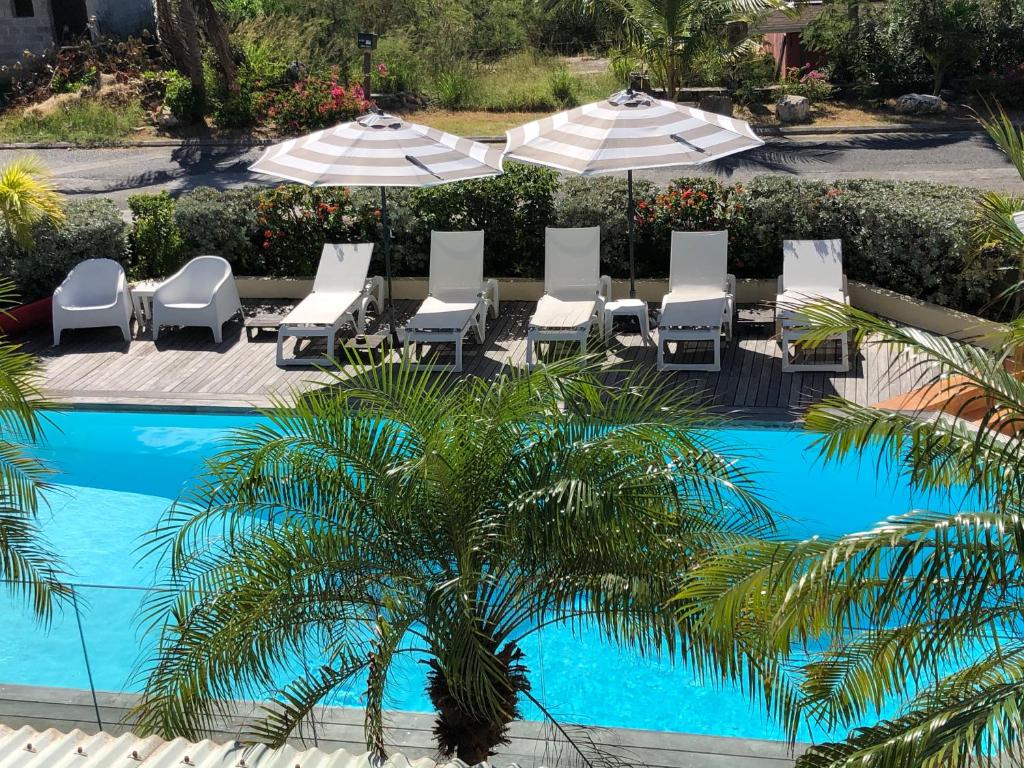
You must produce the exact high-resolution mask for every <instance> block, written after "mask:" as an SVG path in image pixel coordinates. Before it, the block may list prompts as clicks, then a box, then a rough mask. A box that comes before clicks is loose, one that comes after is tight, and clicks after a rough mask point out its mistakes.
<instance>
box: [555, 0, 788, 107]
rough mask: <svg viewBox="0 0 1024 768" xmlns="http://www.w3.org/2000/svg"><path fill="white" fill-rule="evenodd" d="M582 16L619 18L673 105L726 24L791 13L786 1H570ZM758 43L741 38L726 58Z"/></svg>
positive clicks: (722, 38) (719, 39)
mask: <svg viewBox="0 0 1024 768" xmlns="http://www.w3.org/2000/svg"><path fill="white" fill-rule="evenodd" d="M566 1H567V2H569V3H572V4H574V5H575V7H577V8H579V9H580V10H581V11H582V12H584V13H588V14H597V13H600V14H605V15H610V16H613V17H614V18H616V19H618V20H619V21H620V23H621V25H622V29H623V33H624V35H625V39H626V40H627V42H628V43H629V45H630V46H631V47H632V48H633V50H634V51H635V52H636V53H637V55H638V56H639V57H640V59H641V61H642V62H643V63H644V64H646V65H647V66H648V67H649V68H650V70H651V72H652V74H653V75H654V78H653V79H654V80H655V82H657V83H659V84H660V85H661V87H662V88H663V89H664V91H665V98H666V99H668V100H670V101H674V100H675V97H676V94H677V93H678V91H679V88H680V86H682V85H683V81H684V79H685V78H686V77H687V76H689V75H692V69H693V64H694V60H695V58H696V57H697V55H698V54H699V53H700V52H702V51H703V50H705V49H706V48H707V47H708V46H709V45H710V44H711V43H712V42H714V44H716V45H720V44H722V43H723V42H724V41H725V40H726V25H727V24H729V23H735V22H750V21H752V20H753V19H754V18H755V17H757V16H758V15H760V14H763V13H765V12H767V11H770V10H781V11H785V12H786V13H791V12H792V6H791V5H790V4H788V3H786V2H783V1H782V0H710V2H706V1H704V0H566ZM753 46H754V43H753V42H752V41H751V40H750V39H749V38H739V39H737V40H736V41H735V42H734V44H731V45H729V46H727V49H728V50H727V53H726V55H733V56H738V55H742V54H744V53H749V52H751V49H752V47H753Z"/></svg>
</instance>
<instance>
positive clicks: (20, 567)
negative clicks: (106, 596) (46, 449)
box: [0, 279, 71, 622]
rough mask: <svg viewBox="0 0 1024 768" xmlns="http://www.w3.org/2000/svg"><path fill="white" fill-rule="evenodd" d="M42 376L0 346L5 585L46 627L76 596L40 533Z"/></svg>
mask: <svg viewBox="0 0 1024 768" xmlns="http://www.w3.org/2000/svg"><path fill="white" fill-rule="evenodd" d="M13 303H14V288H13V286H12V284H11V282H10V281H9V280H6V279H4V280H0V307H7V306H10V305H11V304H13ZM38 376H39V363H38V360H37V359H36V358H35V357H33V356H32V355H30V354H28V353H26V352H23V351H22V350H21V349H20V348H19V347H18V346H16V345H14V344H11V343H9V342H7V341H0V580H2V581H3V582H4V585H5V588H6V589H7V590H8V591H10V592H11V593H12V594H16V595H22V596H24V597H25V598H26V599H27V600H28V602H29V603H30V604H31V606H32V610H33V612H34V613H35V615H36V616H37V617H38V618H39V619H40V620H42V621H44V622H47V621H49V619H50V617H51V616H52V614H53V610H54V607H55V606H56V605H59V604H60V603H61V602H63V601H64V600H65V599H67V598H68V597H70V596H71V592H70V588H69V587H68V586H67V585H65V584H64V583H63V582H62V581H61V578H62V576H63V567H62V565H61V561H60V559H59V558H58V557H57V555H56V554H54V553H53V552H52V551H51V550H50V549H49V548H48V546H47V544H46V541H45V539H44V537H43V534H42V531H41V530H40V528H39V520H38V515H39V510H40V508H41V507H42V505H43V499H42V493H43V491H44V490H45V489H46V487H47V478H48V477H49V475H50V472H49V470H48V468H47V467H46V466H44V465H43V464H42V463H41V462H40V461H39V460H38V459H37V458H36V457H35V456H34V455H33V453H32V450H31V449H32V444H33V443H34V442H35V441H36V440H38V438H39V437H40V434H41V430H42V420H41V417H40V414H39V411H38V410H37V409H38V408H39V407H40V406H43V405H45V402H44V401H43V398H42V397H41V395H40V393H39V390H38V388H37V386H36V384H37V380H38Z"/></svg>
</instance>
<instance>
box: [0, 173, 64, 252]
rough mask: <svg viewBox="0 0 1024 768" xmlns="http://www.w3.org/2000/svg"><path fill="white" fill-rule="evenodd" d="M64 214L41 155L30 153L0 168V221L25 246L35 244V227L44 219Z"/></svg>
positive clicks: (19, 244)
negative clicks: (37, 157) (33, 234)
mask: <svg viewBox="0 0 1024 768" xmlns="http://www.w3.org/2000/svg"><path fill="white" fill-rule="evenodd" d="M63 218H64V210H63V208H62V205H61V195H60V193H59V192H57V190H56V188H55V187H54V186H53V183H52V182H51V181H50V177H49V174H48V173H47V171H46V168H44V167H43V164H42V163H41V162H39V160H38V159H36V158H35V157H33V156H31V155H29V156H28V157H22V158H19V159H17V160H14V161H12V162H10V163H8V164H7V165H6V166H4V168H3V170H2V171H0V225H2V226H3V230H4V231H6V232H7V233H8V234H10V236H11V237H12V238H13V239H14V241H15V242H16V243H17V244H18V246H19V247H21V248H22V249H24V250H28V249H29V248H31V247H32V242H33V237H32V230H33V228H34V227H35V226H36V224H38V223H39V222H42V221H50V222H53V223H58V222H60V221H61V220H62V219H63Z"/></svg>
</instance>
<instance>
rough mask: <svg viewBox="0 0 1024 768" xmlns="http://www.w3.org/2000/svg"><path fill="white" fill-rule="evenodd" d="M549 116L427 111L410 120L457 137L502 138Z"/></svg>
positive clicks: (539, 114)
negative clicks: (518, 127) (507, 133)
mask: <svg viewBox="0 0 1024 768" xmlns="http://www.w3.org/2000/svg"><path fill="white" fill-rule="evenodd" d="M548 114H550V112H483V111H480V110H457V111H453V110H447V109H426V110H422V111H419V112H415V113H413V114H410V115H409V120H411V121H413V122H416V123H421V124H422V125H429V126H431V127H432V128H437V129H438V130H441V131H447V132H448V133H454V134H456V135H457V136H502V135H504V133H505V131H507V130H508V129H509V128H513V127H515V126H517V125H522V124H523V123H528V122H530V121H531V120H537V119H538V118H541V117H546V116H547V115H548Z"/></svg>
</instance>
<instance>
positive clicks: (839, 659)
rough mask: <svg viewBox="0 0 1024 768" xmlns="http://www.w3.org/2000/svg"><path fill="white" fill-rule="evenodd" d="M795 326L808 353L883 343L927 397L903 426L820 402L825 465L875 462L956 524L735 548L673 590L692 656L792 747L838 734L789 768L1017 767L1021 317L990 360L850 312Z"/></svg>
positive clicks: (928, 521) (985, 353)
mask: <svg viewBox="0 0 1024 768" xmlns="http://www.w3.org/2000/svg"><path fill="white" fill-rule="evenodd" d="M806 313H807V316H808V318H809V320H810V321H811V323H812V324H813V326H814V331H813V333H812V334H811V336H810V337H809V338H808V341H809V342H810V343H818V342H820V341H822V340H823V339H825V338H828V337H830V336H833V335H835V334H837V333H844V332H851V333H853V334H855V336H856V338H857V340H858V341H860V342H861V343H874V344H886V345H890V346H892V347H894V348H895V349H896V350H899V351H900V352H903V353H905V354H904V355H903V357H902V359H904V360H905V361H907V362H906V363H905V365H906V366H909V367H910V370H911V371H916V372H917V376H918V378H919V383H920V384H921V385H922V386H927V387H929V389H927V390H922V391H921V393H920V396H919V397H918V399H917V402H918V406H917V407H916V409H911V411H910V412H899V411H895V410H884V409H882V408H878V407H871V406H865V405H857V404H854V403H852V402H849V401H846V400H843V399H841V398H838V397H829V398H826V399H825V400H824V401H823V402H821V403H820V404H819V405H817V406H815V407H813V408H812V409H811V410H810V411H809V413H808V415H807V427H808V429H811V430H813V431H815V432H818V433H819V434H820V438H819V440H818V442H817V446H818V449H819V451H820V454H821V456H822V457H823V459H824V460H834V459H837V458H839V457H841V456H844V455H847V454H851V453H856V452H863V451H867V450H873V451H878V452H879V454H878V455H879V456H880V458H879V459H878V465H879V467H880V469H879V471H882V472H885V471H887V472H889V473H899V474H902V475H904V476H905V477H906V479H907V480H908V481H909V483H910V485H911V486H912V488H913V489H914V490H915V491H928V492H932V493H933V494H934V495H933V496H932V497H931V498H936V499H940V500H941V499H945V500H947V502H948V503H949V507H947V508H953V509H956V508H959V509H961V510H962V511H958V512H952V513H947V512H940V511H928V510H913V511H908V512H907V513H906V514H903V515H900V516H897V517H893V518H890V519H888V520H885V521H882V522H880V523H879V524H878V525H877V527H875V528H874V529H873V530H870V531H866V532H861V533H854V534H851V535H848V536H844V537H842V538H839V539H837V540H827V539H821V538H812V539H809V540H805V541H786V540H756V539H750V540H746V541H743V540H740V539H737V540H735V541H734V542H731V543H729V544H728V545H727V546H726V547H724V548H723V549H722V550H721V551H720V552H719V553H718V554H717V555H716V556H715V557H713V558H711V559H709V560H708V561H706V562H705V563H704V564H702V566H701V567H699V568H697V569H693V570H691V571H690V572H689V573H687V574H686V575H685V576H684V580H683V587H682V590H681V593H680V596H679V601H678V604H677V605H678V608H679V617H680V623H681V626H682V627H683V628H684V632H685V633H686V634H688V635H689V636H691V637H692V638H694V640H693V643H692V647H693V649H694V651H693V652H692V654H691V656H692V658H693V659H694V661H695V663H697V664H698V665H701V666H703V667H705V669H707V670H708V671H713V672H714V673H716V674H720V675H723V676H725V677H727V678H731V679H735V680H743V681H744V682H745V684H746V685H747V686H748V687H749V690H750V691H751V692H753V693H755V694H756V695H758V696H759V697H760V699H761V700H762V701H763V703H764V704H765V706H766V708H767V709H768V711H769V712H770V713H771V714H772V715H774V716H775V717H777V718H778V719H779V720H780V721H781V722H782V723H783V724H784V725H785V726H786V728H787V730H788V733H789V735H790V737H791V738H796V736H797V734H798V733H799V732H800V728H801V727H802V726H805V725H812V726H818V727H819V728H822V729H824V730H825V732H826V733H828V732H831V733H838V734H839V738H840V739H841V740H839V741H836V742H832V743H820V744H816V745H814V746H812V747H810V748H809V749H808V751H807V752H806V753H805V754H804V755H803V756H801V757H800V758H799V759H798V761H797V765H798V766H800V768H864V767H865V766H872V767H873V768H907V767H908V766H914V767H915V768H940V766H941V768H961V767H964V768H966V766H978V765H995V764H1000V765H1008V764H1014V765H1016V764H1019V763H1020V757H1021V753H1022V744H1021V734H1022V726H1024V722H1022V715H1021V713H1022V709H1021V705H1022V703H1024V663H1022V660H1024V643H1022V642H1021V635H1020V631H1019V630H1020V626H1021V622H1022V620H1024V599H1022V596H1024V592H1022V587H1024V568H1022V562H1024V516H1022V511H1024V506H1022V501H1024V443H1022V442H1021V436H1022V435H1024V383H1022V381H1021V377H1020V375H1019V372H1016V371H1013V370H1010V369H1009V368H1008V366H1007V365H1006V362H1005V361H1006V360H1007V359H1008V358H1010V357H1011V356H1012V355H1013V354H1014V352H1015V350H1017V349H1018V348H1019V347H1020V344H1021V342H1022V341H1024V320H1015V321H1013V322H1011V323H1010V324H1009V325H1008V326H1007V329H1006V331H1005V332H1002V333H1000V334H999V335H998V336H993V337H992V338H990V339H988V344H989V345H991V346H990V348H988V349H986V348H983V347H980V346H973V345H971V344H967V343H963V342H959V341H954V340H952V339H949V338H946V337H942V336H935V335H931V334H928V333H924V332H922V331H918V330H916V329H912V328H901V327H896V326H893V325H891V324H890V323H888V322H886V321H883V320H880V319H878V318H875V317H873V316H871V315H868V314H866V313H864V312H861V311H859V310H856V309H851V308H849V307H843V306H839V305H822V306H817V307H811V308H808V309H807V310H806ZM906 406H907V407H908V408H909V407H910V406H909V401H908V403H907V404H906ZM940 411H941V412H942V413H941V415H939V414H938V412H940ZM822 503H823V504H825V503H827V501H826V500H824V499H822ZM876 720H877V722H874V723H873V724H872V721H876ZM864 723H868V724H867V725H865V724H864ZM849 728H852V729H853V730H849V731H848V733H847V735H846V737H845V739H842V733H843V732H844V729H849ZM1002 760H1005V762H1001V761H1002Z"/></svg>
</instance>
